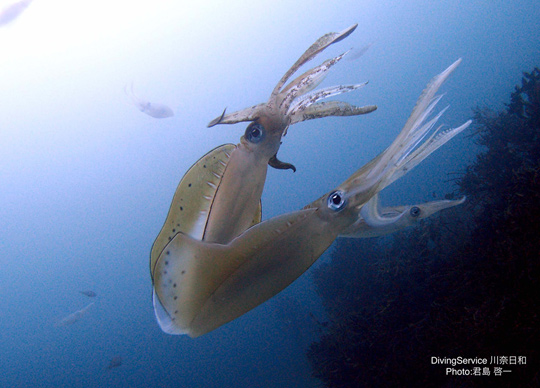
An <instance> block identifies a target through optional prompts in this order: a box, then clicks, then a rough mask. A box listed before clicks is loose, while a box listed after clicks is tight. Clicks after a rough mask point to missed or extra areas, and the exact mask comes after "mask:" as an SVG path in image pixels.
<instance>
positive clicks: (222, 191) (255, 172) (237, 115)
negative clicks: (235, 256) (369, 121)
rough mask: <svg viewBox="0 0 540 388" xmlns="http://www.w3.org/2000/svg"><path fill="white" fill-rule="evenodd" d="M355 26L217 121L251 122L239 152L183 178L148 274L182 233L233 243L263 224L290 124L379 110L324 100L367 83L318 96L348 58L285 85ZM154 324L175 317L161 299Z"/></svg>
mask: <svg viewBox="0 0 540 388" xmlns="http://www.w3.org/2000/svg"><path fill="white" fill-rule="evenodd" d="M355 28H356V25H353V26H351V27H349V28H347V29H345V30H343V31H342V32H338V33H328V34H325V35H324V36H322V37H321V38H319V39H318V40H317V41H316V42H315V43H313V44H312V45H311V46H310V47H309V48H308V49H307V50H306V51H305V52H304V53H303V54H302V56H301V57H300V58H299V59H298V60H297V61H296V62H295V63H294V65H293V66H292V67H291V68H290V69H289V70H288V71H287V72H286V73H285V75H283V77H282V78H281V79H280V80H279V82H278V84H277V85H276V86H275V88H274V90H273V91H272V93H271V95H270V98H269V99H268V101H267V102H266V103H261V104H258V105H255V106H252V107H250V108H246V109H243V110H241V111H238V112H234V113H230V114H226V113H225V111H224V112H223V113H222V115H221V116H219V117H218V118H216V119H215V120H213V121H211V122H210V123H209V124H208V127H213V126H215V125H217V124H234V123H239V122H243V121H250V122H251V123H250V124H249V125H248V126H247V128H246V130H245V134H244V136H242V138H241V139H240V143H239V144H238V145H233V144H225V145H222V146H220V147H217V148H215V149H214V150H212V151H210V152H209V153H208V154H206V155H205V156H203V157H202V158H201V159H200V160H199V161H198V162H197V163H195V164H194V165H193V166H192V167H191V168H190V169H189V171H188V172H187V173H186V174H185V175H184V177H183V178H182V180H181V182H180V184H179V185H178V188H177V190H176V192H175V195H174V197H173V201H172V205H171V208H170V210H169V213H168V215H167V219H166V221H165V224H164V226H163V228H162V230H161V232H160V233H159V235H158V237H157V238H156V240H155V242H154V244H153V246H152V251H151V258H150V273H151V276H152V279H154V269H155V265H156V262H157V259H158V257H159V255H160V254H161V252H162V251H163V248H164V247H165V245H166V244H167V243H169V242H170V240H171V239H172V238H173V237H174V236H175V235H176V234H177V233H178V232H182V233H185V234H187V235H189V236H191V237H192V238H195V239H199V240H203V241H208V242H213V243H223V244H224V243H228V242H230V241H231V240H232V239H233V238H235V237H236V236H238V235H239V234H240V233H242V232H243V231H245V230H246V229H247V228H249V227H251V226H252V225H254V224H257V223H259V222H260V220H261V195H262V191H263V187H264V183H265V180H266V173H267V168H268V165H270V166H271V167H274V168H278V169H293V171H294V170H295V167H294V166H293V165H292V164H289V163H284V162H282V161H280V160H278V158H277V152H278V150H279V147H280V145H281V140H282V137H283V136H285V134H286V132H287V129H288V127H289V126H290V125H292V124H296V123H299V122H302V121H305V120H310V119H315V118H322V117H327V116H355V115H361V114H367V113H370V112H372V111H374V110H376V108H377V107H376V106H374V105H368V106H364V107H358V106H354V105H351V104H348V103H345V102H340V101H326V102H322V101H320V100H322V99H325V98H328V97H331V96H334V95H339V94H342V93H346V92H349V91H352V90H356V89H359V88H361V87H363V86H364V85H365V84H366V83H361V84H355V85H339V86H333V87H328V88H323V89H320V90H315V91H313V90H314V89H315V88H316V87H317V86H318V85H319V84H320V83H321V82H322V80H323V79H324V77H325V76H326V74H327V73H328V71H329V70H330V68H331V67H332V66H333V65H335V64H336V63H337V62H339V61H340V60H341V59H342V58H343V57H344V56H345V55H346V53H343V54H341V55H339V56H337V57H335V58H332V59H330V60H327V61H325V62H323V63H322V64H321V65H319V66H316V67H314V68H312V69H310V70H308V71H306V72H305V73H304V74H302V75H300V76H299V77H297V78H296V79H294V80H293V81H291V82H290V83H289V84H288V85H286V86H285V84H286V82H287V81H288V80H289V79H290V78H291V76H292V75H293V74H294V73H295V72H296V71H297V70H298V69H299V68H300V67H301V66H303V65H304V64H305V63H306V62H308V61H310V60H311V59H312V58H314V57H315V56H316V55H317V54H318V53H320V52H321V51H323V50H324V49H325V48H327V47H328V46H330V45H331V44H333V43H336V42H339V41H341V40H342V39H344V38H346V37H347V36H349V35H350V34H351V33H352V32H353V31H354V30H355ZM153 300H154V309H155V312H156V317H157V320H158V322H159V323H160V326H161V327H162V329H163V330H165V331H168V329H166V327H168V326H169V320H170V319H169V317H168V315H167V314H166V313H165V311H164V310H163V308H162V306H161V303H160V301H159V299H158V298H156V296H155V294H154V297H153Z"/></svg>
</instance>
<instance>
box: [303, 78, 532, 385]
mask: <svg viewBox="0 0 540 388" xmlns="http://www.w3.org/2000/svg"><path fill="white" fill-rule="evenodd" d="M474 116H475V127H474V128H475V132H474V135H473V136H472V139H473V141H475V142H476V143H477V144H479V145H481V146H482V150H481V151H480V152H479V153H478V154H477V155H476V158H475V160H474V161H473V163H472V164H471V165H469V166H468V167H467V168H466V169H465V171H464V172H463V173H462V174H461V175H460V176H459V177H458V178H457V179H456V180H455V182H456V185H457V187H456V190H457V191H458V192H459V193H460V194H464V195H467V197H468V201H467V202H466V203H465V204H464V205H462V206H460V207H457V208H452V209H450V210H448V211H446V212H445V213H444V214H442V215H438V216H436V217H434V218H432V219H429V220H426V221H425V222H423V223H421V224H420V225H418V226H417V227H415V228H414V229H410V230H406V231H403V232H400V233H397V234H395V235H394V236H391V237H386V238H381V239H369V240H350V239H339V240H338V241H337V243H336V244H335V245H334V248H333V251H332V252H331V261H330V262H328V263H324V264H322V265H320V266H319V267H317V268H315V270H314V271H313V281H314V284H315V288H316V290H317V293H318V294H319V295H320V296H321V299H322V301H323V304H324V307H325V309H326V311H327V314H328V322H327V323H325V325H324V328H323V334H322V335H321V337H320V338H319V339H318V340H317V341H315V342H313V343H312V344H311V345H310V347H309V349H308V350H307V355H308V358H309V360H310V362H311V364H312V367H313V374H314V376H315V377H317V378H318V379H319V380H321V381H322V382H323V383H324V385H325V386H326V387H372V386H373V387H386V386H427V387H429V386H447V387H451V386H459V387H479V386H486V385H491V386H492V385H494V384H497V386H502V387H513V386H523V387H525V386H540V376H539V371H540V352H539V350H540V316H539V313H540V71H539V69H538V68H535V69H534V70H533V71H532V72H531V73H524V74H523V79H522V83H521V85H519V86H516V88H515V91H514V92H513V93H512V94H511V96H510V103H509V104H507V105H506V109H504V110H502V111H500V112H493V111H491V110H488V109H480V108H476V109H475V110H474ZM458 356H462V357H473V358H474V357H486V358H488V360H491V357H492V356H494V357H498V356H523V357H526V362H527V364H526V365H507V367H508V368H505V369H510V370H511V372H508V373H505V374H503V375H502V376H494V375H493V371H494V370H493V367H494V366H497V365H491V364H490V365H488V368H489V370H490V372H491V375H490V376H486V375H481V376H473V375H471V376H452V375H447V374H446V373H445V370H446V367H448V365H432V363H431V357H448V358H452V357H458ZM503 366H504V365H503ZM456 368H459V366H457V367H456ZM481 373H484V371H483V370H482V371H481Z"/></svg>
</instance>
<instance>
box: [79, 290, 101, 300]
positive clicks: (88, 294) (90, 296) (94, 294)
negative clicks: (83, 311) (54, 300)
mask: <svg viewBox="0 0 540 388" xmlns="http://www.w3.org/2000/svg"><path fill="white" fill-rule="evenodd" d="M79 292H80V293H81V294H83V295H86V296H88V297H89V298H93V297H95V296H96V295H97V294H96V293H95V292H94V291H91V290H87V291H79Z"/></svg>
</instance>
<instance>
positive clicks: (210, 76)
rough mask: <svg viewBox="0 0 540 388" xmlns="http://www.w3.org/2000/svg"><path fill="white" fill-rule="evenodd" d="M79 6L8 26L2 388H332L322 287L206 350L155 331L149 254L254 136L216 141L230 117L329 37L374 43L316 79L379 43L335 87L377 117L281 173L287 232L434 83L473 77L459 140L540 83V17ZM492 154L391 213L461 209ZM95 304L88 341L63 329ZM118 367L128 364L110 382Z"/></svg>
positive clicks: (285, 297) (447, 163) (284, 153)
mask: <svg viewBox="0 0 540 388" xmlns="http://www.w3.org/2000/svg"><path fill="white" fill-rule="evenodd" d="M6 3H8V2H6ZM74 3H79V2H71V1H62V0H50V1H47V0H36V1H34V2H33V3H31V4H30V6H29V7H28V8H27V9H26V10H25V11H24V12H23V13H22V14H21V15H20V16H19V18H18V19H16V20H14V21H13V22H12V23H10V24H8V25H5V26H0V53H1V54H0V117H1V118H2V120H1V123H0V248H1V252H2V255H1V256H0V269H1V270H0V349H1V350H0V352H1V353H0V371H1V373H0V386H1V387H59V386H66V387H67V386H69V387H165V386H178V387H180V386H181V387H317V386H318V382H317V381H316V380H315V379H313V378H312V377H311V369H310V365H309V363H308V361H307V359H306V357H305V355H304V351H305V347H306V346H307V344H309V342H310V341H311V340H313V338H314V336H315V335H316V333H315V331H314V329H313V328H314V327H315V326H316V324H315V323H314V322H313V316H312V315H311V314H313V315H315V316H317V315H318V314H322V308H321V306H320V304H319V303H318V299H317V295H316V294H315V293H314V291H313V289H312V284H311V281H310V278H309V272H308V273H307V274H305V275H304V276H303V277H301V278H300V279H299V280H298V281H297V282H295V283H294V284H293V285H292V286H291V287H289V288H288V289H286V290H285V291H284V292H283V293H282V294H280V295H278V296H277V297H275V298H274V299H272V300H270V301H268V302H267V303H265V304H263V305H261V306H260V307H258V308H256V309H255V310H253V311H251V312H250V313H248V314H246V315H245V316H243V317H241V318H239V319H237V320H235V321H233V322H231V323H230V324H227V325H225V326H223V327H222V328H220V329H218V330H216V331H214V332H211V333H209V334H207V335H205V336H203V337H200V338H198V339H190V338H188V337H186V336H170V335H166V334H164V333H162V332H161V330H160V328H159V326H158V325H157V323H156V321H155V319H154V313H153V309H152V303H151V282H150V276H149V271H148V262H149V252H150V248H151V245H152V243H153V241H154V239H155V237H156V236H157V234H158V232H159V230H160V228H161V226H162V224H163V221H164V219H165V216H166V214H167V211H168V208H169V205H170V201H171V198H172V195H173V193H174V190H175V188H176V186H177V184H178V182H179V180H180V179H181V178H182V176H183V174H184V173H185V172H186V170H187V169H188V168H189V167H190V166H191V165H192V164H193V163H194V162H195V161H196V160H197V159H198V158H199V157H200V156H202V155H203V154H205V153H206V152H208V151H209V150H210V149H212V148H214V147H216V146H218V145H220V144H223V143H231V142H232V143H235V142H237V141H238V140H239V138H240V136H241V135H242V134H243V132H244V128H245V124H237V125H234V126H216V127H213V128H210V129H207V128H206V124H207V123H208V122H209V121H210V120H212V119H213V118H215V117H216V116H219V115H220V114H221V112H222V110H223V108H224V107H228V110H229V111H231V112H232V111H234V110H238V109H242V108H244V107H247V106H250V105H253V104H256V103H260V102H263V101H266V100H267V98H268V96H269V94H270V91H271V90H272V89H273V87H274V85H275V83H276V82H277V80H279V79H280V78H281V76H282V74H283V73H284V72H285V71H286V70H287V69H288V68H289V67H290V66H291V65H292V63H293V62H294V61H295V60H296V59H297V58H298V57H299V56H300V54H301V53H302V52H303V51H304V50H305V49H307V47H308V46H309V45H310V44H311V43H312V42H313V41H315V39H317V38H318V37H319V36H321V35H322V34H324V33H326V32H330V31H340V30H342V29H344V28H346V27H348V26H349V25H351V24H354V23H358V28H357V30H356V31H355V32H354V34H353V35H352V36H351V37H349V38H347V39H346V40H344V41H343V42H340V43H338V44H336V45H334V46H335V47H334V46H332V47H330V48H329V49H328V50H326V51H325V52H324V53H323V54H321V55H320V56H319V57H317V58H316V59H315V62H311V63H310V64H318V63H320V62H321V61H322V60H323V59H326V58H330V57H332V56H335V55H337V54H338V53H340V52H342V51H344V50H346V49H348V48H350V47H363V46H364V45H366V44H369V43H373V45H372V46H371V48H370V49H369V50H368V51H367V52H366V53H365V54H364V55H363V56H362V57H361V58H359V59H358V60H355V61H342V62H341V63H340V64H339V65H337V66H336V67H335V68H334V69H333V71H332V72H331V74H330V75H329V76H328V78H327V79H326V80H325V82H324V83H323V86H330V85H334V84H338V83H355V82H360V81H365V80H369V84H368V86H366V87H365V88H363V89H361V90H360V91H357V92H354V93H351V94H350V95H347V96H345V97H343V99H344V100H347V101H349V102H351V103H354V104H357V105H367V104H376V105H378V110H377V111H376V112H374V113H372V114H370V115H368V116H362V117H354V118H328V119H321V120H315V121H310V122H305V123H302V124H297V125H295V126H293V127H291V128H290V129H289V133H288V135H287V137H286V138H285V139H284V142H283V146H282V147H281V149H280V153H279V156H280V159H281V160H283V161H286V162H291V163H294V164H295V165H296V167H297V168H298V171H297V172H296V173H294V174H293V173H292V172H291V171H277V170H272V169H271V170H270V171H269V174H268V179H267V182H266V186H265V192H264V195H263V211H264V218H269V217H272V216H275V215H278V214H282V213H285V212H288V211H292V210H296V209H299V208H301V207H303V206H304V205H306V204H308V203H310V202H311V201H313V200H314V199H316V198H318V197H319V196H320V195H322V194H323V193H325V192H328V191H329V190H330V189H332V188H333V187H335V186H336V185H337V184H339V183H340V182H342V181H343V180H344V179H346V178H347V177H348V176H349V175H350V174H351V173H352V172H353V171H355V170H356V169H358V168H359V167H361V166H362V165H363V164H364V163H366V162H367V161H369V160H370V159H371V158H372V157H374V156H375V155H376V154H377V153H379V152H380V151H382V150H383V149H384V148H385V147H386V146H387V145H388V144H390V142H391V141H392V140H393V138H394V137H395V136H396V135H397V133H398V132H399V131H400V129H401V127H402V126H403V124H404V123H405V121H406V119H407V117H408V115H409V113H410V111H411V109H412V108H413V106H414V103H415V101H416V98H417V97H418V96H419V94H420V93H421V91H422V89H423V88H424V86H425V85H426V83H427V82H428V80H429V79H430V78H431V77H432V76H434V75H435V74H438V73H439V72H441V71H442V70H443V69H445V68H446V67H447V66H448V65H450V64H451V63H452V62H453V61H455V60H456V59H457V58H459V57H462V58H463V63H462V64H461V65H460V67H459V68H458V69H457V71H456V72H455V74H453V75H452V77H451V78H450V79H449V81H448V82H447V83H446V84H445V85H444V86H443V88H442V91H443V92H445V93H446V95H445V97H444V99H443V101H442V103H441V105H442V106H444V105H445V104H451V107H450V109H449V110H448V111H447V113H446V114H445V115H444V116H443V119H442V120H441V121H442V122H444V123H446V124H448V125H450V126H456V125H459V124H461V123H463V122H464V121H466V120H467V119H469V118H470V117H471V116H472V113H471V109H472V108H474V107H476V106H487V107H491V108H494V109H500V108H502V107H503V102H504V101H505V100H506V96H507V95H508V94H509V92H511V91H512V89H513V87H514V85H516V84H517V83H519V81H520V79H521V72H522V71H530V70H531V69H532V68H533V67H534V66H538V65H539V64H540V45H539V42H540V27H539V25H538V20H540V8H539V7H538V5H537V1H533V0H517V1H513V2H505V1H475V0H473V1H466V2H465V1H440V2H433V1H427V0H426V1H419V0H415V1H412V2H400V1H389V2H377V1H358V0H355V1H352V0H351V1H348V0H347V1H341V2H322V1H315V2H313V1H303V0H302V1H296V2H291V1H285V0H280V1H268V0H267V1H259V2H250V3H247V2H246V3H244V2H235V1H230V2H206V3H205V4H204V5H197V4H184V2H174V1H166V0H164V1H161V2H154V3H151V2H148V3H147V4H142V3H141V4H139V3H137V4H135V5H134V4H132V3H133V2H127V1H126V2H121V1H117V2H112V4H110V3H111V2H106V1H104V0H99V1H93V2H88V3H85V4H76V5H74ZM2 4H3V3H2ZM0 7H1V6H0ZM131 82H133V84H134V88H135V91H136V93H137V94H139V95H140V96H141V98H142V97H144V98H147V99H148V100H151V101H155V102H161V103H165V104H167V105H169V106H170V107H171V108H172V109H173V110H174V111H175V116H174V117H173V118H168V119H163V120H158V119H154V118H152V117H149V116H146V115H144V114H143V113H141V112H139V111H138V110H137V109H136V108H135V107H134V106H133V105H132V104H130V102H129V99H128V98H127V97H126V95H125V93H124V87H125V86H126V85H129V84H130V83H131ZM474 151H475V149H474V146H472V145H471V144H470V141H469V140H467V138H466V136H464V135H461V136H460V137H459V138H457V139H454V140H452V142H451V143H450V144H448V145H445V146H444V147H443V149H441V150H439V151H437V153H436V154H434V155H433V156H431V157H430V158H429V159H428V160H426V161H425V162H423V163H422V165H420V166H419V167H418V168H417V169H416V170H415V171H414V172H412V173H410V174H408V175H407V176H406V177H404V178H403V179H402V180H400V181H398V182H396V183H395V184H394V185H392V186H391V187H389V188H388V189H387V190H385V192H384V193H383V194H382V198H383V201H384V202H385V203H388V204H396V205H398V204H406V203H418V202H421V201H424V200H429V199H430V198H431V196H432V195H433V193H434V192H435V193H437V194H438V195H442V194H444V193H445V192H447V191H451V187H450V183H448V182H446V180H447V179H448V176H447V175H446V174H447V173H448V172H452V171H457V170H458V169H459V168H460V167H463V166H464V165H466V163H467V162H468V161H470V160H471V159H472V157H473V155H474ZM326 259H327V257H326V256H324V255H323V257H322V258H321V259H320V260H321V261H324V260H326ZM82 290H93V291H95V292H96V293H97V296H96V297H95V298H89V297H87V296H85V295H82V294H80V293H79V291H82ZM91 302H95V304H94V305H93V306H91V307H90V308H89V310H88V312H87V314H86V315H85V316H83V317H82V318H81V319H80V321H79V322H76V323H75V324H73V325H70V326H65V327H55V324H56V323H57V322H59V321H60V320H61V319H62V318H64V317H65V316H67V315H69V314H71V313H73V312H75V311H77V310H80V309H82V308H83V307H85V306H86V305H87V304H89V303H91ZM291 306H292V307H291ZM295 306H296V307H295ZM310 313H311V314H310ZM299 328H301V329H300V330H299ZM115 356H121V357H122V362H123V364H122V365H121V366H120V367H118V368H114V369H110V370H109V369H107V366H108V365H109V362H110V360H111V359H113V357H115Z"/></svg>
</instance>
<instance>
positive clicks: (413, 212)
mask: <svg viewBox="0 0 540 388" xmlns="http://www.w3.org/2000/svg"><path fill="white" fill-rule="evenodd" d="M420 213H421V210H420V208H419V207H418V206H413V207H411V210H410V214H411V217H414V218H416V217H418V216H419V215H420Z"/></svg>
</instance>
